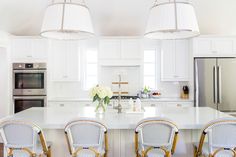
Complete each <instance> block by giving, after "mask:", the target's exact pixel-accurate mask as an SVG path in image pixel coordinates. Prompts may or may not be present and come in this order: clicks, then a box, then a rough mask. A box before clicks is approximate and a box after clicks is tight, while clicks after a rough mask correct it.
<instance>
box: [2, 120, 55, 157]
mask: <svg viewBox="0 0 236 157" xmlns="http://www.w3.org/2000/svg"><path fill="white" fill-rule="evenodd" d="M0 132H1V136H2V139H3V142H4V147H5V150H6V151H7V153H6V154H7V156H8V157H10V156H14V157H21V156H24V157H25V156H26V157H36V156H37V157H38V156H39V157H43V156H47V157H51V144H50V143H47V142H46V141H45V138H44V135H43V132H42V130H41V128H40V127H39V126H37V125H36V124H33V123H29V122H25V121H15V120H14V121H13V120H10V121H4V122H2V123H1V124H0Z"/></svg>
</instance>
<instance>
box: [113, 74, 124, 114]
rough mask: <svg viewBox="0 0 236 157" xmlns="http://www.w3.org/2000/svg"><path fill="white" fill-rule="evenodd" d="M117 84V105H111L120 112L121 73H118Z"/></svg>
mask: <svg viewBox="0 0 236 157" xmlns="http://www.w3.org/2000/svg"><path fill="white" fill-rule="evenodd" d="M118 86H119V91H118V98H117V101H118V105H117V106H116V107H113V108H114V109H117V110H118V113H121V112H122V106H121V75H119V82H118Z"/></svg>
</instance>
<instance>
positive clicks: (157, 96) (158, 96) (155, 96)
mask: <svg viewBox="0 0 236 157" xmlns="http://www.w3.org/2000/svg"><path fill="white" fill-rule="evenodd" d="M160 97H161V95H152V98H160Z"/></svg>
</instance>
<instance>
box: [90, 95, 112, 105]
mask: <svg viewBox="0 0 236 157" xmlns="http://www.w3.org/2000/svg"><path fill="white" fill-rule="evenodd" d="M101 100H102V101H104V104H109V103H110V98H109V97H108V96H106V97H105V98H104V99H101V98H100V97H99V96H98V95H97V94H96V95H95V96H94V97H93V102H95V101H101Z"/></svg>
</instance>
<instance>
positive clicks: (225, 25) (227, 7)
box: [192, 0, 236, 35]
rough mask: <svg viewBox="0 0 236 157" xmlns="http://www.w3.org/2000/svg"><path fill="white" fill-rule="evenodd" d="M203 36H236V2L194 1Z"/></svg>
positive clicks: (233, 0) (224, 0) (230, 0)
mask: <svg viewBox="0 0 236 157" xmlns="http://www.w3.org/2000/svg"><path fill="white" fill-rule="evenodd" d="M192 2H193V5H194V7H195V10H196V14H197V18H198V23H199V27H200V31H201V34H224V35H236V18H235V16H236V0H192Z"/></svg>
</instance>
